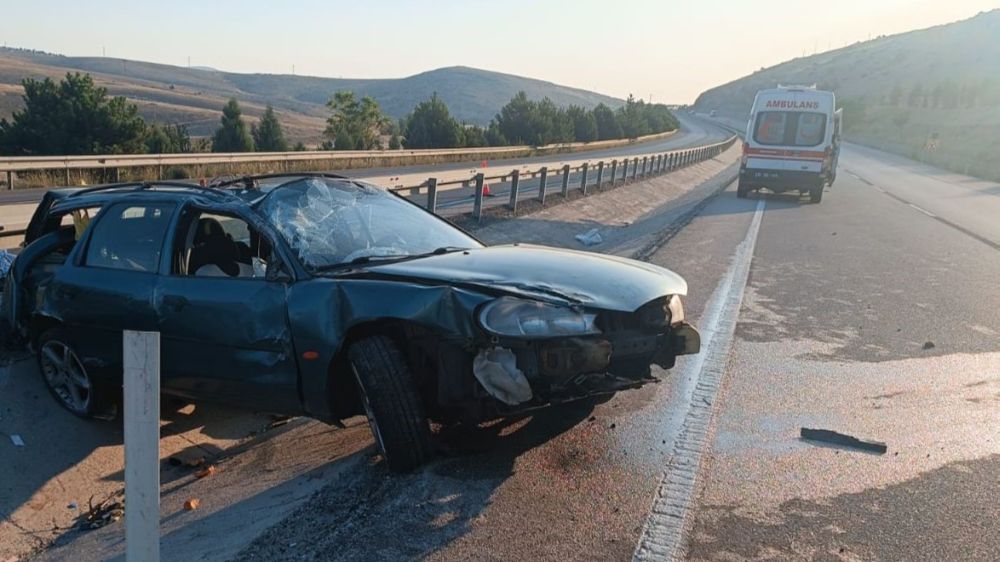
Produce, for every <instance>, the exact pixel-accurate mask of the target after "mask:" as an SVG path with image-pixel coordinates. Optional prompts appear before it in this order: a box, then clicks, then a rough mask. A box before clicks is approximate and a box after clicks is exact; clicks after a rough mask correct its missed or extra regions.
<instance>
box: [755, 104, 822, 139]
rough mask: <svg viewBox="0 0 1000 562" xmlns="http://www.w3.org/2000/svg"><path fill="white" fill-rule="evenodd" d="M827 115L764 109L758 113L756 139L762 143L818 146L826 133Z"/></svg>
mask: <svg viewBox="0 0 1000 562" xmlns="http://www.w3.org/2000/svg"><path fill="white" fill-rule="evenodd" d="M826 119H827V117H826V115H824V114H822V113H814V112H801V111H762V112H760V113H758V114H757V123H756V127H755V128H754V140H756V141H757V142H758V143H760V144H771V145H782V146H816V145H818V144H820V143H822V142H823V137H824V135H825V134H826Z"/></svg>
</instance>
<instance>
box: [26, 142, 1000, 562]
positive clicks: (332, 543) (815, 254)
mask: <svg viewBox="0 0 1000 562" xmlns="http://www.w3.org/2000/svg"><path fill="white" fill-rule="evenodd" d="M654 181H657V180H654ZM625 189H628V188H625ZM609 195H614V192H612V193H611V194H609ZM998 195H1000V186H997V185H996V184H991V183H989V182H983V181H978V180H974V179H971V178H966V177H962V176H956V175H954V174H950V173H946V172H942V171H940V170H935V169H933V168H929V167H926V166H923V165H920V164H918V163H914V162H910V161H907V160H904V159H900V158H896V157H893V156H890V155H886V154H882V153H878V152H874V151H870V150H867V149H862V148H858V147H853V146H852V147H848V148H847V149H845V151H844V153H843V155H842V158H841V168H840V173H839V177H838V181H837V184H836V185H835V186H834V187H833V188H832V189H830V190H828V191H827V193H825V196H824V200H823V203H822V204H819V205H811V204H807V203H805V202H804V201H800V200H798V199H797V198H794V197H786V196H776V195H762V196H751V198H750V199H746V200H741V199H737V198H736V196H735V186H730V187H729V188H728V189H727V190H726V191H724V192H722V193H721V194H719V195H718V196H715V197H713V198H711V199H709V200H707V202H706V203H704V204H700V205H698V204H690V205H687V206H684V207H681V208H674V209H672V210H671V211H670V212H672V213H675V214H676V216H677V217H678V220H679V221H680V224H686V226H684V227H683V228H682V229H680V230H679V231H677V232H676V234H675V235H673V236H672V237H669V240H668V241H667V243H666V244H665V245H664V246H662V247H661V248H660V249H659V250H657V251H656V252H654V253H653V254H652V255H651V256H650V257H649V259H650V261H652V262H654V263H657V264H660V265H664V266H667V267H669V268H671V269H673V270H675V271H677V272H678V273H680V274H681V275H683V276H684V277H685V278H686V279H687V281H688V283H689V286H690V295H689V296H688V298H687V299H686V300H685V308H686V311H687V314H688V316H689V318H691V319H692V320H693V321H694V323H695V324H696V325H698V326H699V327H700V328H701V330H702V335H703V344H704V347H703V353H702V354H700V355H698V356H694V357H688V358H683V359H682V360H681V361H679V362H678V365H677V366H676V367H675V369H673V370H671V371H669V372H660V376H661V378H662V380H663V382H661V383H660V384H657V385H650V386H647V387H645V388H642V389H639V390H635V391H631V392H626V393H622V394H619V395H617V396H615V397H614V398H612V399H610V400H607V401H605V402H589V403H580V404H575V405H570V406H565V407H560V408H553V409H549V410H545V411H541V412H538V413H536V414H535V415H532V416H525V417H522V418H517V419H512V420H505V421H502V422H498V423H495V424H493V425H490V426H488V427H484V428H481V430H479V431H476V432H474V433H466V434H461V435H445V436H443V442H444V443H445V445H446V450H447V451H448V453H447V454H446V455H444V456H443V457H442V458H441V459H439V460H437V461H435V462H434V463H432V464H431V465H429V466H428V467H426V468H425V469H423V470H421V471H418V472H416V473H414V474H410V475H404V476H395V475H389V474H388V473H387V472H386V471H385V469H384V467H383V466H382V463H381V462H379V460H378V459H377V458H375V457H373V456H372V455H371V448H370V446H369V448H366V449H362V450H361V451H360V452H358V448H359V445H358V442H359V440H360V442H361V444H362V445H363V444H364V443H366V442H367V443H370V438H369V437H368V436H367V435H364V434H363V432H361V433H358V432H357V431H356V428H352V429H351V430H348V432H347V433H345V434H344V435H348V436H353V437H351V438H350V439H348V440H347V445H337V446H342V447H343V448H342V449H336V448H335V445H336V444H331V442H330V441H331V439H330V438H328V439H327V440H326V441H324V442H323V446H324V447H328V448H326V449H323V451H328V452H329V453H328V454H330V455H331V456H333V457H334V459H333V460H331V461H329V462H328V463H327V464H326V465H325V466H324V470H326V471H327V472H328V473H331V472H332V473H334V474H336V477H335V478H333V479H331V480H329V485H328V486H327V487H326V488H324V489H323V490H322V491H320V492H319V493H318V494H317V495H315V496H314V497H313V498H312V499H311V500H309V501H308V502H305V503H304V504H303V505H302V507H300V508H299V509H298V510H297V511H296V512H295V513H293V514H292V516H291V517H289V518H287V519H285V520H284V521H283V522H281V523H279V524H277V525H276V526H274V527H272V528H271V530H270V531H268V532H267V533H265V534H264V535H263V536H262V537H261V538H259V539H258V540H257V541H255V542H254V543H253V544H251V545H250V546H249V547H247V548H245V549H244V550H242V552H241V553H240V554H239V555H238V556H237V557H236V559H239V560H261V559H267V560H302V559H306V560H396V559H414V558H418V559H429V560H627V559H630V558H633V556H636V557H637V558H639V559H641V560H659V559H691V560H901V561H902V560H906V561H910V560H927V561H947V560H984V561H993V560H997V559H1000V502H998V501H997V498H1000V337H998V336H1000V291H998V290H997V280H998V279H1000V259H998V254H997V251H998V243H1000V221H997V220H995V217H997V216H1000V198H998V197H997V196H998ZM580 201H586V200H580ZM660 212H662V211H660V210H652V211H648V212H646V213H645V215H644V217H645V218H649V216H651V215H655V214H657V213H660ZM991 216H992V217H994V220H989V219H990V217H991ZM687 221H689V222H687ZM604 226H606V227H608V224H607V223H605V225H604ZM595 249H598V250H599V249H600V247H596V248H595ZM34 392H37V390H35V391H34ZM36 398H37V397H36ZM802 427H809V428H819V429H830V430H836V431H839V432H842V433H845V434H849V435H853V436H857V437H859V438H864V439H870V440H876V441H881V442H884V443H886V444H887V447H888V451H887V452H886V453H885V454H884V455H878V454H872V453H866V452H861V451H857V450H853V449H850V448H847V447H843V446H833V445H828V444H823V443H816V442H809V441H804V440H802V439H800V437H799V432H800V429H801V428H802ZM310 443H311V442H310V441H309V440H308V439H304V438H303V439H300V440H297V441H286V442H285V446H287V447H296V448H295V449H288V450H289V453H288V454H289V456H294V455H293V453H294V454H295V455H297V454H301V453H302V452H303V451H305V452H307V453H309V454H313V455H314V456H315V453H316V452H315V451H312V450H311V449H310V446H311V445H310ZM280 455H281V453H280V451H279V450H277V449H272V450H270V451H269V453H268V457H267V458H268V459H269V462H270V463H271V464H272V465H279V464H280V462H278V461H279V460H280V458H278V457H280ZM275 459H277V460H275ZM252 466H253V465H251V468H252ZM270 470H276V469H274V468H271V467H270V465H269V468H268V469H267V471H268V472H267V474H270V472H269V471H270ZM251 474H252V473H251ZM261 474H264V473H261ZM209 484H211V483H209ZM24 501H28V500H27V499H25V500H24ZM238 507H239V506H238V505H237V506H234V507H233V508H232V509H238ZM237 513H238V512H237ZM178 517H182V515H178ZM175 523H176V522H175ZM171 536H173V535H171ZM68 548H72V544H71V545H70V546H67V547H65V548H64V549H62V550H60V551H57V552H56V553H54V554H53V555H51V556H49V558H52V559H57V558H59V556H60V555H62V556H68V555H69V553H72V552H74V551H73V550H67V549H68ZM81 552H82V551H81ZM98 552H99V551H98ZM84 558H86V557H84ZM206 559H208V558H206Z"/></svg>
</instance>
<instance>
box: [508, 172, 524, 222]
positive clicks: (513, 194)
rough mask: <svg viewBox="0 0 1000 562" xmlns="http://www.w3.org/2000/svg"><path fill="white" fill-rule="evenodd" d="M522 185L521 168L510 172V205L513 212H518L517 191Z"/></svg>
mask: <svg viewBox="0 0 1000 562" xmlns="http://www.w3.org/2000/svg"><path fill="white" fill-rule="evenodd" d="M520 186H521V170H514V171H513V172H511V173H510V203H508V204H507V206H508V207H510V211H511V212H512V213H516V212H517V191H518V189H519V188H520Z"/></svg>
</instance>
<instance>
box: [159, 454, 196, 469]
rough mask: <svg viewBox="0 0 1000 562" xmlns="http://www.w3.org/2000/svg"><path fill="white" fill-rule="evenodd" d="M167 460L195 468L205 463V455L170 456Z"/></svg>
mask: <svg viewBox="0 0 1000 562" xmlns="http://www.w3.org/2000/svg"><path fill="white" fill-rule="evenodd" d="M167 462H169V463H170V464H172V465H174V466H186V467H188V468H195V467H198V466H201V465H203V464H205V457H188V458H183V457H179V456H173V457H170V458H169V459H168V460H167Z"/></svg>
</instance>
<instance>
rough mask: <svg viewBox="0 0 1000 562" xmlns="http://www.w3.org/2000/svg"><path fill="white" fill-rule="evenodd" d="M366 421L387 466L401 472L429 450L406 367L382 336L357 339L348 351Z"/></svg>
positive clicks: (423, 418)
mask: <svg viewBox="0 0 1000 562" xmlns="http://www.w3.org/2000/svg"><path fill="white" fill-rule="evenodd" d="M348 358H349V359H350V364H351V369H352V370H353V374H354V377H355V382H356V383H357V385H358V391H359V392H360V395H361V404H362V406H364V409H365V415H366V416H367V417H368V425H369V426H370V427H371V430H372V435H373V436H374V437H375V443H376V444H377V445H378V448H379V450H380V451H381V453H382V455H383V456H384V457H385V460H386V463H387V464H388V465H389V469H390V470H393V471H395V472H406V471H410V470H413V469H415V468H417V467H418V466H420V465H422V464H424V463H425V462H427V461H428V460H430V458H431V456H432V455H433V448H432V446H431V436H430V427H429V426H428V424H427V415H426V414H425V413H424V406H423V403H422V402H421V401H420V394H419V393H418V392H417V388H416V384H415V383H414V380H413V376H412V375H411V373H410V368H409V366H408V365H407V364H406V361H405V360H404V358H403V354H402V353H401V352H400V351H399V348H397V347H396V345H395V344H394V343H393V342H392V340H390V339H389V338H387V337H385V336H372V337H369V338H365V339H363V340H360V341H357V342H355V343H354V344H352V345H351V347H350V349H349V350H348Z"/></svg>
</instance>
